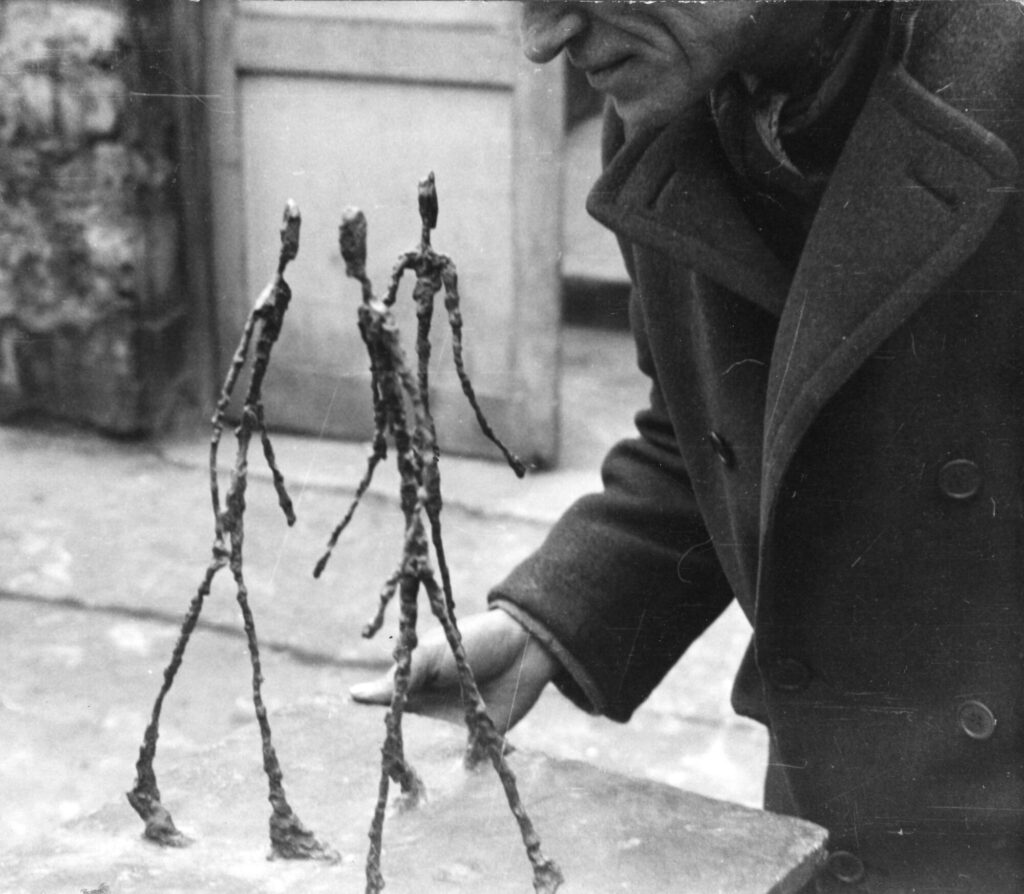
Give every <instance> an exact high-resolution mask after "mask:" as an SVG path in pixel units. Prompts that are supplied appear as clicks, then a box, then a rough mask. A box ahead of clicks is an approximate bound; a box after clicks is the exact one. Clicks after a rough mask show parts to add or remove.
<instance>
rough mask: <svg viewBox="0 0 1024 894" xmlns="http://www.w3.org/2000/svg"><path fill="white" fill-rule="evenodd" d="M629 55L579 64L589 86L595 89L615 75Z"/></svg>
mask: <svg viewBox="0 0 1024 894" xmlns="http://www.w3.org/2000/svg"><path fill="white" fill-rule="evenodd" d="M630 58H631V57H629V56H620V57H619V58H617V59H611V60H608V61H607V62H597V63H595V64H592V65H585V66H580V67H581V68H582V69H583V73H584V74H585V75H586V77H587V80H588V81H589V82H590V86H591V87H593V88H595V89H596V90H600V89H602V85H605V84H607V83H608V81H609V80H611V79H612V78H613V77H615V75H616V74H617V73H618V72H619V71H620V70H621V69H622V68H624V67H625V65H626V64H627V63H628V62H629V60H630Z"/></svg>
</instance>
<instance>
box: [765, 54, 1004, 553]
mask: <svg viewBox="0 0 1024 894" xmlns="http://www.w3.org/2000/svg"><path fill="white" fill-rule="evenodd" d="M1016 176H1017V163H1016V158H1015V156H1014V154H1013V152H1012V151H1011V150H1010V149H1009V148H1008V147H1007V146H1006V145H1005V144H1004V143H1003V142H1002V141H1001V140H999V139H998V138H997V137H995V136H994V135H993V134H991V133H990V132H989V131H987V130H985V129H984V128H982V127H980V126H978V125H977V124H975V123H974V122H973V121H972V120H971V119H970V118H968V117H967V116H965V115H962V114H961V113H959V112H957V111H955V110H954V109H952V108H951V107H950V106H948V105H946V104H945V103H943V102H942V101H941V100H939V99H938V98H936V97H935V96H934V95H933V94H931V93H930V92H929V91H927V90H926V89H924V88H923V87H922V86H921V85H920V84H919V83H918V82H917V81H915V80H914V79H913V78H912V77H911V76H910V75H909V74H907V72H906V71H905V70H904V69H903V68H902V67H901V66H898V65H897V66H893V67H891V68H887V69H886V70H885V71H884V72H883V73H882V74H881V75H880V77H879V79H878V81H877V83H876V85H875V87H874V89H873V90H872V93H871V95H870V96H869V98H868V101H867V103H866V105H865V108H864V110H863V112H862V114H861V116H860V118H859V119H858V123H857V125H856V127H855V128H854V131H853V133H852V134H851V135H850V138H849V140H848V142H847V145H846V148H845V150H844V153H843V156H842V158H841V159H840V161H839V164H838V166H837V168H836V170H835V172H834V174H833V176H832V179H831V181H830V184H829V188H828V190H827V192H826V194H825V196H824V198H823V200H822V204H821V207H820V209H819V212H818V215H817V218H816V220H815V225H814V227H813V228H812V230H811V233H810V236H809V237H808V241H807V244H806V246H805V249H804V252H803V256H802V261H801V264H800V266H799V267H798V269H797V272H796V275H795V278H794V280H793V284H792V287H791V290H790V294H789V296H788V298H787V299H786V306H785V310H784V312H783V314H782V318H781V320H780V324H779V330H778V334H777V336H776V342H775V349H774V353H773V359H772V366H771V372H770V377H769V383H768V396H767V401H766V405H765V444H764V454H763V455H764V470H763V477H762V491H761V530H762V536H764V535H765V534H766V532H767V528H768V521H769V519H770V517H771V513H772V509H773V506H774V502H775V498H776V495H777V492H778V488H779V485H780V482H781V479H782V476H783V474H784V473H785V470H786V467H787V466H788V464H789V462H790V460H791V459H792V456H793V454H794V453H795V451H796V448H797V445H798V444H799V441H800V439H801V438H802V437H803V435H804V434H805V432H806V431H807V429H808V427H809V426H810V424H811V422H812V421H813V419H814V418H815V416H816V415H817V413H818V412H819V411H820V409H821V408H822V406H823V405H824V404H825V402H826V401H828V400H829V398H831V397H832V396H833V395H834V394H835V392H836V391H837V390H838V389H839V388H840V386H841V385H842V384H843V383H844V382H845V381H846V380H847V379H848V378H849V377H850V376H851V375H852V374H853V373H854V372H855V371H856V370H857V368H858V367H860V366H861V365H862V364H863V363H864V361H865V360H866V359H867V358H868V357H869V356H870V355H871V354H872V353H873V352H874V351H875V350H876V349H877V348H878V347H879V345H880V344H881V343H882V342H883V341H884V340H885V339H886V338H887V337H888V336H889V335H890V334H891V333H892V332H893V331H894V330H895V329H897V328H898V327H899V326H900V325H902V324H903V323H904V322H905V321H906V320H907V319H908V318H909V317H910V316H911V315H912V314H913V313H914V312H915V311H916V310H917V309H918V308H919V307H920V306H921V304H922V303H923V302H924V301H925V300H926V299H927V297H928V295H929V294H930V293H931V292H932V291H933V290H934V289H935V287H936V286H937V285H938V284H939V283H940V282H941V281H942V280H943V279H944V278H946V277H948V276H949V275H950V274H952V273H953V272H954V271H955V270H956V269H957V268H958V267H959V266H960V265H961V264H962V263H963V262H964V260H965V259H966V258H967V257H968V256H969V255H970V254H971V253H972V252H974V251H975V249H976V248H977V247H978V245H979V244H980V243H981V241H982V239H983V238H984V237H985V235H986V234H987V232H988V231H989V229H990V228H991V227H992V225H993V224H994V222H995V220H996V218H997V217H998V215H999V213H1000V211H1001V210H1002V207H1003V205H1004V203H1005V201H1006V198H1007V193H1008V191H1010V190H1012V189H1013V184H1014V182H1015V179H1016ZM837 273H838V275H837Z"/></svg>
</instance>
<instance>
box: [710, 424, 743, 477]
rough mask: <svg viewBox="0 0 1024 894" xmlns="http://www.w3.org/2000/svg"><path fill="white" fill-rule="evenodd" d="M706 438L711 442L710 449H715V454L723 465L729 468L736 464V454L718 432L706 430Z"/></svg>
mask: <svg viewBox="0 0 1024 894" xmlns="http://www.w3.org/2000/svg"><path fill="white" fill-rule="evenodd" d="M708 440H709V441H710V442H711V449H712V450H714V451H715V456H717V457H718V458H719V460H721V463H722V465H723V466H725V467H726V468H727V469H731V468H732V467H733V466H734V465H736V454H735V453H734V452H733V449H732V447H730V446H729V444H728V442H727V441H726V440H725V438H723V437H722V436H721V435H720V434H719V433H718V432H716V431H712V432H708Z"/></svg>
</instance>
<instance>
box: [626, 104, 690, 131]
mask: <svg viewBox="0 0 1024 894" xmlns="http://www.w3.org/2000/svg"><path fill="white" fill-rule="evenodd" d="M612 106H613V108H614V109H615V114H617V115H618V116H619V118H621V119H622V122H623V124H624V125H625V127H626V133H627V134H630V133H637V132H638V131H641V130H649V129H651V128H655V127H664V126H666V125H667V124H671V123H672V122H673V121H677V120H678V119H680V118H682V117H684V116H686V115H687V114H688V113H692V112H693V111H695V110H696V109H697V108H698V106H699V103H696V102H694V103H691V104H690V105H689V106H679V105H674V104H668V103H657V102H652V101H650V100H647V101H645V100H630V99H618V98H616V97H612Z"/></svg>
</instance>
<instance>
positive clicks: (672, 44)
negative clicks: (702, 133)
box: [522, 0, 823, 126]
mask: <svg viewBox="0 0 1024 894" xmlns="http://www.w3.org/2000/svg"><path fill="white" fill-rule="evenodd" d="M822 5H823V4H819V3H805V2H800V3H765V2H755V0H710V2H705V3H688V2H659V3H630V2H624V0H603V2H597V3H591V2H559V0H537V2H530V3H526V4H524V7H523V13H522V39H523V51H524V52H525V54H526V56H527V57H528V58H529V59H531V60H532V61H534V62H547V61H549V60H551V59H553V58H555V56H557V55H558V54H559V52H561V51H562V50H564V51H565V52H566V55H567V56H568V58H569V61H570V62H571V63H572V64H573V65H574V66H576V67H577V68H579V69H581V70H582V71H583V72H585V73H586V76H587V80H588V81H589V82H590V84H591V86H593V87H594V88H595V89H596V90H599V91H601V92H602V93H605V94H607V95H608V96H609V97H611V99H612V101H613V103H614V104H615V109H616V111H617V112H618V113H619V115H620V116H621V117H622V118H623V120H624V121H625V122H626V124H627V125H631V126H639V125H646V124H658V123H662V122H664V121H666V120H668V119H670V118H672V117H674V116H676V115H678V114H679V113H680V112H681V111H682V110H683V109H685V108H687V107H688V106H690V105H692V104H693V103H695V102H697V101H698V100H699V99H700V98H701V97H703V96H704V95H706V94H707V92H708V91H709V90H710V89H711V88H712V87H714V86H715V84H716V83H717V82H718V81H719V80H720V79H721V78H722V77H723V76H724V75H725V74H727V73H728V72H730V71H734V70H741V71H748V72H754V73H771V70H772V69H775V68H778V67H780V66H785V64H786V62H787V58H786V57H787V54H791V53H792V51H793V49H794V48H795V47H796V46H798V45H799V44H798V42H799V41H800V40H806V39H807V38H808V35H809V34H811V33H812V31H813V27H814V25H815V24H816V23H817V22H818V21H820V20H818V19H816V17H817V16H819V15H820V9H819V7H821V6H822Z"/></svg>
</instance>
